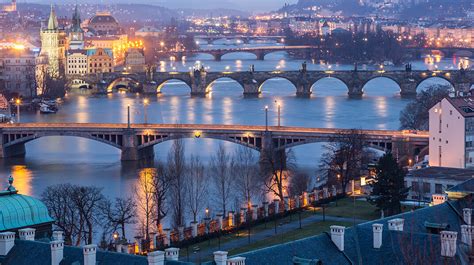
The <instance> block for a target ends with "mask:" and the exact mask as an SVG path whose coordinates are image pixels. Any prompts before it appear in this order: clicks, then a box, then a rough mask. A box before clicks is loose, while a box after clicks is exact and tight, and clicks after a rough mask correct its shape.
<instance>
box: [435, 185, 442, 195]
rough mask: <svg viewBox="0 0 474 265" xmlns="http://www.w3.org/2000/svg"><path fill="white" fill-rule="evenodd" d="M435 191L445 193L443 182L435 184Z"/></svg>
mask: <svg viewBox="0 0 474 265" xmlns="http://www.w3.org/2000/svg"><path fill="white" fill-rule="evenodd" d="M435 193H437V194H441V193H443V184H435Z"/></svg>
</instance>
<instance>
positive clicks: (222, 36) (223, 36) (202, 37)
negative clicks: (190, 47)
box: [194, 34, 286, 44]
mask: <svg viewBox="0 0 474 265" xmlns="http://www.w3.org/2000/svg"><path fill="white" fill-rule="evenodd" d="M285 38H286V37H285V36H251V35H235V34H218V35H196V36H194V39H195V40H196V41H201V40H204V41H207V43H208V44H213V43H214V42H215V41H217V40H227V39H232V40H238V41H241V42H242V43H244V44H248V43H250V41H251V40H273V41H276V42H278V43H284V42H285Z"/></svg>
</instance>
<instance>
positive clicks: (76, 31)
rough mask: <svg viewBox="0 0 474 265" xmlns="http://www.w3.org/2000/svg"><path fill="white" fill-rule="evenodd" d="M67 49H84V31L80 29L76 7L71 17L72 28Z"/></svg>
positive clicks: (79, 18)
mask: <svg viewBox="0 0 474 265" xmlns="http://www.w3.org/2000/svg"><path fill="white" fill-rule="evenodd" d="M69 49H71V50H77V49H84V31H83V30H82V28H81V16H80V15H79V11H78V9H77V5H76V8H75V10H74V14H73V15H72V27H71V31H70V32H69Z"/></svg>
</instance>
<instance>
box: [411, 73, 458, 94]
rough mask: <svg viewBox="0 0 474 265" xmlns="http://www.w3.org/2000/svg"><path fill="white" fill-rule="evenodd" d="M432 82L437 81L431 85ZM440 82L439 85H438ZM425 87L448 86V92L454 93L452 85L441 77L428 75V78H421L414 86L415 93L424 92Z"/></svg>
mask: <svg viewBox="0 0 474 265" xmlns="http://www.w3.org/2000/svg"><path fill="white" fill-rule="evenodd" d="M432 81H437V82H433V83H431V82H432ZM440 81H441V83H440ZM425 85H426V86H430V85H447V86H450V87H451V88H450V90H452V91H454V89H455V86H454V84H453V82H452V81H451V80H450V79H448V78H446V77H445V76H442V75H430V76H426V77H424V78H422V79H421V80H420V81H418V83H417V84H416V91H417V92H419V91H421V90H424V89H425V88H426V87H425Z"/></svg>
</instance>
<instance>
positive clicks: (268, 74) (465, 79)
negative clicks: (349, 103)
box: [68, 65, 474, 97]
mask: <svg viewBox="0 0 474 265" xmlns="http://www.w3.org/2000/svg"><path fill="white" fill-rule="evenodd" d="M223 78H226V79H232V80H234V81H235V82H237V83H238V84H240V85H241V88H242V91H243V94H244V95H245V96H258V95H259V94H260V93H261V91H262V86H263V85H264V84H265V82H267V81H268V80H271V79H275V78H282V79H286V80H288V81H289V82H291V83H292V84H293V85H294V87H295V93H296V95H297V96H301V97H307V96H310V95H311V93H312V90H313V87H317V85H318V84H317V82H318V81H320V80H322V79H324V78H335V79H338V80H340V81H341V82H342V83H344V84H345V85H346V87H347V90H348V95H349V96H350V97H360V96H362V95H363V93H364V90H363V89H364V86H365V85H366V84H367V83H368V82H369V81H371V80H373V79H376V78H388V79H391V80H393V81H394V82H395V83H397V84H398V85H399V87H400V94H401V96H407V97H410V96H414V95H416V90H417V87H418V86H419V85H420V83H421V82H423V81H425V80H427V79H430V78H441V79H444V80H446V81H448V82H449V83H450V84H451V85H452V87H453V88H454V90H455V91H456V92H463V93H465V92H468V91H469V90H470V88H471V85H472V84H473V83H474V72H473V71H468V70H435V71H420V70H393V71H385V70H374V71H360V70H357V69H355V70H353V71H335V70H326V71H309V70H306V67H305V66H304V65H303V66H302V69H301V70H299V71H252V70H251V71H246V72H230V71H229V72H207V71H205V70H204V69H200V70H193V71H190V72H156V68H155V67H149V68H148V69H147V71H146V72H145V73H124V72H114V73H102V74H89V75H77V76H68V79H69V83H71V82H73V81H76V80H81V81H83V82H84V83H87V84H89V85H90V86H91V87H92V88H93V90H94V91H95V92H96V93H111V92H112V91H113V89H114V87H116V86H117V84H124V83H127V84H133V87H134V91H133V92H143V93H147V94H156V93H161V89H162V87H163V86H164V85H165V84H166V83H167V82H169V81H172V80H174V81H180V82H183V83H184V84H186V85H187V86H188V87H189V88H190V91H191V94H192V95H198V96H202V95H206V94H207V93H209V92H210V91H211V90H212V86H213V84H214V82H215V81H217V80H220V79H223Z"/></svg>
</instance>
